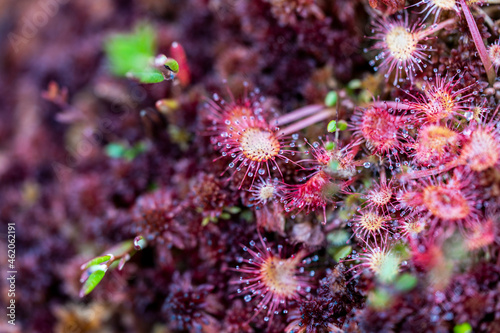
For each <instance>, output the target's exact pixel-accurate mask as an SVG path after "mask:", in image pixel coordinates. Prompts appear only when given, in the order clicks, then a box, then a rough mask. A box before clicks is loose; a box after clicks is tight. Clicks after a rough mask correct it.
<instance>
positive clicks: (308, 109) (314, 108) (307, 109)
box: [271, 104, 325, 126]
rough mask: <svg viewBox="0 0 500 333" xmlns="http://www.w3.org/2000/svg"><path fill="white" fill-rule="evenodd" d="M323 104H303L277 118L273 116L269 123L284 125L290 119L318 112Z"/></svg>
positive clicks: (297, 118)
mask: <svg viewBox="0 0 500 333" xmlns="http://www.w3.org/2000/svg"><path fill="white" fill-rule="evenodd" d="M324 108H325V106H324V105H323V104H313V105H307V106H304V107H302V108H300V109H297V110H294V111H292V112H290V113H287V114H285V115H282V116H280V117H278V118H275V119H273V120H272V121H271V124H273V125H274V124H276V125H279V126H281V125H285V124H289V123H291V122H292V121H295V120H299V119H301V118H304V117H306V116H309V115H311V114H314V113H316V112H319V111H321V110H323V109H324Z"/></svg>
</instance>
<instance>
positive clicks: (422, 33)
mask: <svg viewBox="0 0 500 333" xmlns="http://www.w3.org/2000/svg"><path fill="white" fill-rule="evenodd" d="M453 23H455V19H454V18H451V19H447V20H446V21H443V22H440V23H438V24H433V25H431V26H430V28H427V29H425V30H423V31H420V32H419V33H418V39H423V38H425V37H427V36H429V35H432V34H433V33H435V32H436V31H439V30H441V29H443V28H445V27H447V26H449V25H452V24H453Z"/></svg>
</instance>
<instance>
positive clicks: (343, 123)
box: [337, 120, 347, 131]
mask: <svg viewBox="0 0 500 333" xmlns="http://www.w3.org/2000/svg"><path fill="white" fill-rule="evenodd" d="M337 127H338V128H339V130H340V131H345V130H346V129H347V122H346V121H345V120H339V122H338V123H337Z"/></svg>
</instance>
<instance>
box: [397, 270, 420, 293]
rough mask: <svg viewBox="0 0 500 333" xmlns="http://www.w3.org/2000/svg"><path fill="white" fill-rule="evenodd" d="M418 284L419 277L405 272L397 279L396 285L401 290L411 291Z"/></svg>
mask: <svg viewBox="0 0 500 333" xmlns="http://www.w3.org/2000/svg"><path fill="white" fill-rule="evenodd" d="M416 285H417V278H416V277H415V276H413V275H411V274H409V273H404V274H403V275H401V276H400V277H399V278H398V279H397V280H396V283H395V285H394V287H395V288H396V289H397V290H400V291H409V290H412V289H413V288H415V286H416Z"/></svg>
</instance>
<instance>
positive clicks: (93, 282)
mask: <svg viewBox="0 0 500 333" xmlns="http://www.w3.org/2000/svg"><path fill="white" fill-rule="evenodd" d="M104 274H106V271H105V270H101V269H98V270H96V271H95V272H93V273H92V274H90V276H89V278H88V279H87V281H85V283H84V284H83V286H82V289H80V297H83V296H85V295H88V294H89V293H90V292H91V291H92V290H94V288H95V287H96V286H97V285H98V284H99V282H101V280H102V278H103V277H104Z"/></svg>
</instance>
